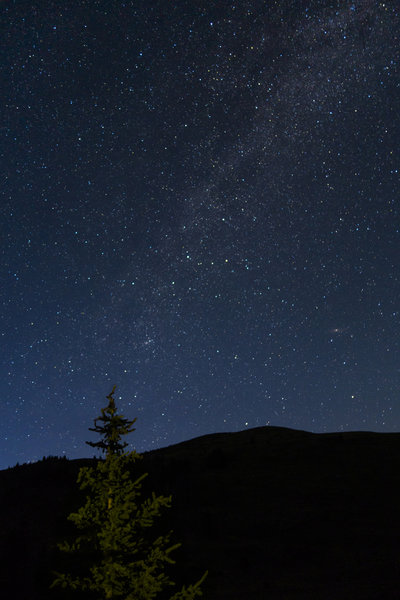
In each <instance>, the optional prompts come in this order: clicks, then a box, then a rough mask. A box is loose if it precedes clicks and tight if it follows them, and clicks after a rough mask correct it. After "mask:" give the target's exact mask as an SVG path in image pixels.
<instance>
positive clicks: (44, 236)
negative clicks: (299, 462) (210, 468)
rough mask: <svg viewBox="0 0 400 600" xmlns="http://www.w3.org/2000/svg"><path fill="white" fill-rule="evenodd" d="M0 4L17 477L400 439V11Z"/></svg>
mask: <svg viewBox="0 0 400 600" xmlns="http://www.w3.org/2000/svg"><path fill="white" fill-rule="evenodd" d="M0 15H1V28H0V39H1V61H0V106H1V113H0V114H1V122H0V139H1V142H0V165H1V169H0V177H1V192H0V193H1V198H0V234H1V238H0V256H1V263H0V265H1V272H0V273H1V274H0V305H1V313H0V336H1V337H0V339H1V347H0V348H1V351H0V359H1V378H0V392H1V396H0V402H1V420H0V468H6V467H7V466H9V465H14V464H15V463H16V462H17V461H18V462H20V463H22V462H27V461H34V460H38V459H41V458H42V457H43V456H44V455H46V456H47V455H59V456H62V455H66V456H67V457H69V458H78V457H83V456H92V455H93V449H91V448H90V447H89V446H86V445H85V440H88V439H89V440H90V439H91V440H95V439H96V436H94V434H92V433H90V432H89V431H88V428H89V427H92V426H93V419H94V418H95V417H97V416H98V415H99V414H100V409H101V408H102V407H104V406H105V405H106V404H107V400H106V398H105V397H106V395H107V394H109V392H110V391H111V389H112V387H113V385H114V384H116V385H117V391H116V396H115V397H116V401H117V407H118V408H119V409H120V412H122V413H123V414H124V415H125V416H126V417H130V418H134V417H137V418H138V420H137V423H136V427H137V430H136V432H135V433H134V434H133V435H132V436H130V438H131V441H132V443H133V446H134V447H135V448H136V449H137V450H139V451H144V450H150V449H154V448H158V447H162V446H167V445H170V444H173V443H177V442H179V441H183V440H186V439H189V438H193V437H196V436H199V435H203V434H206V433H213V432H221V431H237V430H241V429H245V428H250V427H257V426H263V425H268V424H270V425H278V426H284V427H291V428H295V429H306V430H308V431H314V432H328V431H349V430H373V431H387V432H389V431H398V430H399V429H400V398H399V390H400V365H399V353H400V343H399V339H400V306H399V299H400V267H399V264H400V260H399V257H400V234H399V231H400V218H399V217H400V210H399V194H400V76H399V59H400V56H399V55H400V4H399V2H398V0H388V1H386V2H379V1H373V0H354V1H353V2H350V1H348V0H343V1H342V0H339V1H333V0H331V1H325V0H318V1H312V0H309V1H308V2H305V1H302V0H296V2H294V1H293V0H283V1H275V2H265V1H257V0H254V1H238V2H232V1H230V2H228V1H226V0H218V2H211V1H210V0H196V1H195V0H177V1H171V0H158V1H157V0H152V1H151V2H147V1H146V2H144V1H140V0H136V1H130V2H128V1H127V2H122V1H116V0H85V1H83V0H78V1H77V2H71V1H49V0H40V1H39V0H37V1H36V2H35V1H34V2H32V1H31V0H30V1H29V2H28V1H16V0H15V1H11V0H9V1H7V0H3V1H2V2H0Z"/></svg>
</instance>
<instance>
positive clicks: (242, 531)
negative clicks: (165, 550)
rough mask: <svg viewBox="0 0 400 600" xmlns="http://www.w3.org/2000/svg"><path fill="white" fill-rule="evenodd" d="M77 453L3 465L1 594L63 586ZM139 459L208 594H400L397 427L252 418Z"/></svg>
mask: <svg viewBox="0 0 400 600" xmlns="http://www.w3.org/2000/svg"><path fill="white" fill-rule="evenodd" d="M85 462H87V461H66V460H45V461H42V462H40V463H36V464H32V465H24V466H22V467H16V468H14V469H9V470H7V471H1V472H0V509H1V510H0V590H1V597H2V598H7V599H20V598H21V599H25V598H26V599H29V600H39V599H40V600H46V599H47V598H61V596H60V593H59V592H49V591H48V590H47V588H48V584H49V581H50V576H49V571H50V570H51V568H52V567H54V565H55V563H56V562H57V560H58V559H57V555H56V552H55V551H54V544H55V541H57V540H60V539H63V536H65V535H66V533H67V531H68V525H67V526H66V521H65V516H66V515H67V514H68V513H69V512H70V511H71V510H72V509H75V508H76V507H77V506H79V504H80V502H81V501H80V498H79V496H77V494H76V491H75V490H76V486H75V479H76V475H77V472H78V470H79V467H80V466H81V465H82V464H84V463H85ZM140 469H141V470H143V469H144V470H146V471H148V472H149V474H150V475H149V477H148V480H147V481H148V486H149V490H150V491H152V490H153V489H154V490H155V491H156V492H157V493H166V494H169V493H172V495H173V508H172V509H171V510H170V511H168V514H167V516H166V521H165V527H166V529H169V528H173V529H174V531H175V538H176V539H177V540H179V541H182V542H183V546H182V548H181V549H179V550H178V551H177V553H176V558H177V565H176V567H177V568H176V571H175V572H176V573H177V576H178V577H177V578H178V579H180V580H181V581H182V582H188V583H189V582H194V581H195V580H196V578H197V577H200V576H201V574H202V573H203V572H204V570H205V569H208V570H209V577H208V579H207V581H206V583H205V584H204V586H203V591H204V597H205V599H208V600H227V599H230V600H235V599H238V600H239V599H240V600H242V599H243V600H248V599H251V600H253V599H254V600H263V599H266V600H267V599H271V600H278V599H279V600H295V599H296V600H300V599H304V600H305V599H307V600H309V599H313V600H319V599H320V600H330V599H335V600H336V599H337V600H358V599H360V600H361V599H362V600H384V599H385V600H389V599H391V600H399V598H400V591H399V590H400V491H399V490H400V434H398V433H396V434H387V433H386V434H378V433H364V432H361V433H336V434H311V433H307V432H302V431H294V430H290V429H283V428H277V427H261V428H257V429H251V430H246V431H243V432H239V433H230V434H215V435H209V436H204V437H200V438H196V439H194V440H191V441H188V442H184V443H182V444H178V445H176V446H171V447H168V448H165V449H162V450H157V451H154V452H149V453H146V454H145V455H144V459H143V461H142V463H141V466H140ZM62 597H64V596H62Z"/></svg>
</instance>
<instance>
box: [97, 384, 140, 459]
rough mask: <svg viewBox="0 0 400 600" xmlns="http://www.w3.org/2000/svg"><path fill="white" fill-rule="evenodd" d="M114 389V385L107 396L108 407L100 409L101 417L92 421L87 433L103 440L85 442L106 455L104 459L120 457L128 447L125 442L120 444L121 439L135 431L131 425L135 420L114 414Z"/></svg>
mask: <svg viewBox="0 0 400 600" xmlns="http://www.w3.org/2000/svg"><path fill="white" fill-rule="evenodd" d="M116 387H117V386H115V385H114V387H113V389H112V392H111V393H110V394H109V395H108V396H107V400H108V406H107V407H106V408H102V409H101V417H97V419H95V420H94V427H89V431H94V432H95V433H100V434H101V435H102V436H103V438H102V439H101V440H100V441H99V442H86V443H87V444H88V445H89V446H92V447H93V448H100V449H101V451H102V452H105V453H106V457H108V456H121V454H123V453H124V449H125V448H126V446H128V443H127V442H121V437H122V436H123V435H127V434H128V433H132V431H135V428H134V427H133V424H134V423H135V421H136V419H133V421H130V420H129V419H125V417H124V416H123V415H117V414H116V412H117V408H116V406H115V400H114V397H113V396H114V392H115V388H116ZM99 422H100V423H101V425H99Z"/></svg>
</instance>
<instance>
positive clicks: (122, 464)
mask: <svg viewBox="0 0 400 600" xmlns="http://www.w3.org/2000/svg"><path fill="white" fill-rule="evenodd" d="M114 391H115V387H114V388H113V390H112V392H111V394H109V396H107V399H108V401H109V403H108V406H107V407H106V408H104V409H102V411H101V412H102V415H101V417H99V418H97V419H95V427H94V428H92V429H90V430H91V431H95V432H96V433H100V434H102V435H103V438H102V440H101V441H100V442H97V443H93V442H88V443H89V445H90V446H94V447H97V448H100V449H101V450H102V451H103V452H105V459H102V460H99V461H98V463H97V465H96V467H83V468H81V470H80V472H79V475H78V483H79V485H80V489H81V490H86V493H87V496H86V502H85V504H84V505H83V506H82V507H81V508H80V509H79V510H78V511H77V512H73V513H71V514H70V515H69V517H68V519H69V520H70V521H72V522H73V523H74V524H75V526H76V528H77V529H78V531H79V534H78V535H77V537H76V538H75V539H74V540H73V541H72V542H64V543H62V544H59V548H60V549H61V550H62V551H64V552H66V553H68V554H70V555H72V556H73V557H75V558H76V565H77V569H76V572H74V573H56V574H55V575H56V578H55V580H54V581H53V583H52V587H54V586H61V587H63V588H67V589H71V590H83V591H90V592H94V593H95V595H96V598H98V599H99V600H100V598H101V599H104V600H115V599H118V600H152V599H153V598H157V597H158V596H159V594H160V593H162V592H163V591H165V590H166V589H167V588H169V587H170V586H174V585H175V584H174V582H173V581H172V580H171V579H170V577H169V576H168V574H167V573H166V572H165V568H166V567H167V566H168V565H169V564H171V563H174V562H175V561H174V560H173V559H172V558H171V553H172V552H173V551H174V550H175V549H176V548H178V547H179V546H180V544H171V533H172V532H170V533H168V534H166V535H162V536H160V535H155V534H153V535H152V530H151V528H152V526H153V524H154V521H155V519H156V518H157V517H159V516H160V515H161V514H162V511H163V509H166V508H169V507H170V506H171V497H170V496H169V497H166V496H156V494H155V493H154V492H153V493H152V495H151V497H149V498H146V499H142V498H141V488H142V481H143V479H144V478H145V477H146V476H147V473H146V474H143V475H141V476H139V477H137V478H136V479H135V478H134V477H132V471H133V467H134V465H135V463H136V462H137V461H138V460H140V459H141V458H142V456H141V455H140V454H138V453H137V452H136V451H132V452H124V448H126V446H127V443H126V442H121V436H123V435H126V434H128V433H130V432H132V431H133V427H132V426H133V424H134V422H135V421H136V419H134V420H133V421H129V420H128V419H125V418H124V417H123V416H122V415H118V414H117V413H116V407H115V401H114V398H113V394H114ZM99 421H101V422H102V423H103V424H102V425H98V423H99ZM206 575H207V573H205V574H204V575H203V577H202V578H201V579H200V580H199V581H198V582H197V583H195V584H194V585H189V587H187V588H185V587H183V588H182V589H181V590H180V591H178V592H176V593H174V594H173V595H171V596H170V600H192V599H193V598H196V597H197V596H201V595H202V592H201V589H200V585H201V583H202V582H203V581H204V579H205V577H206ZM163 598H165V595H163Z"/></svg>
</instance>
